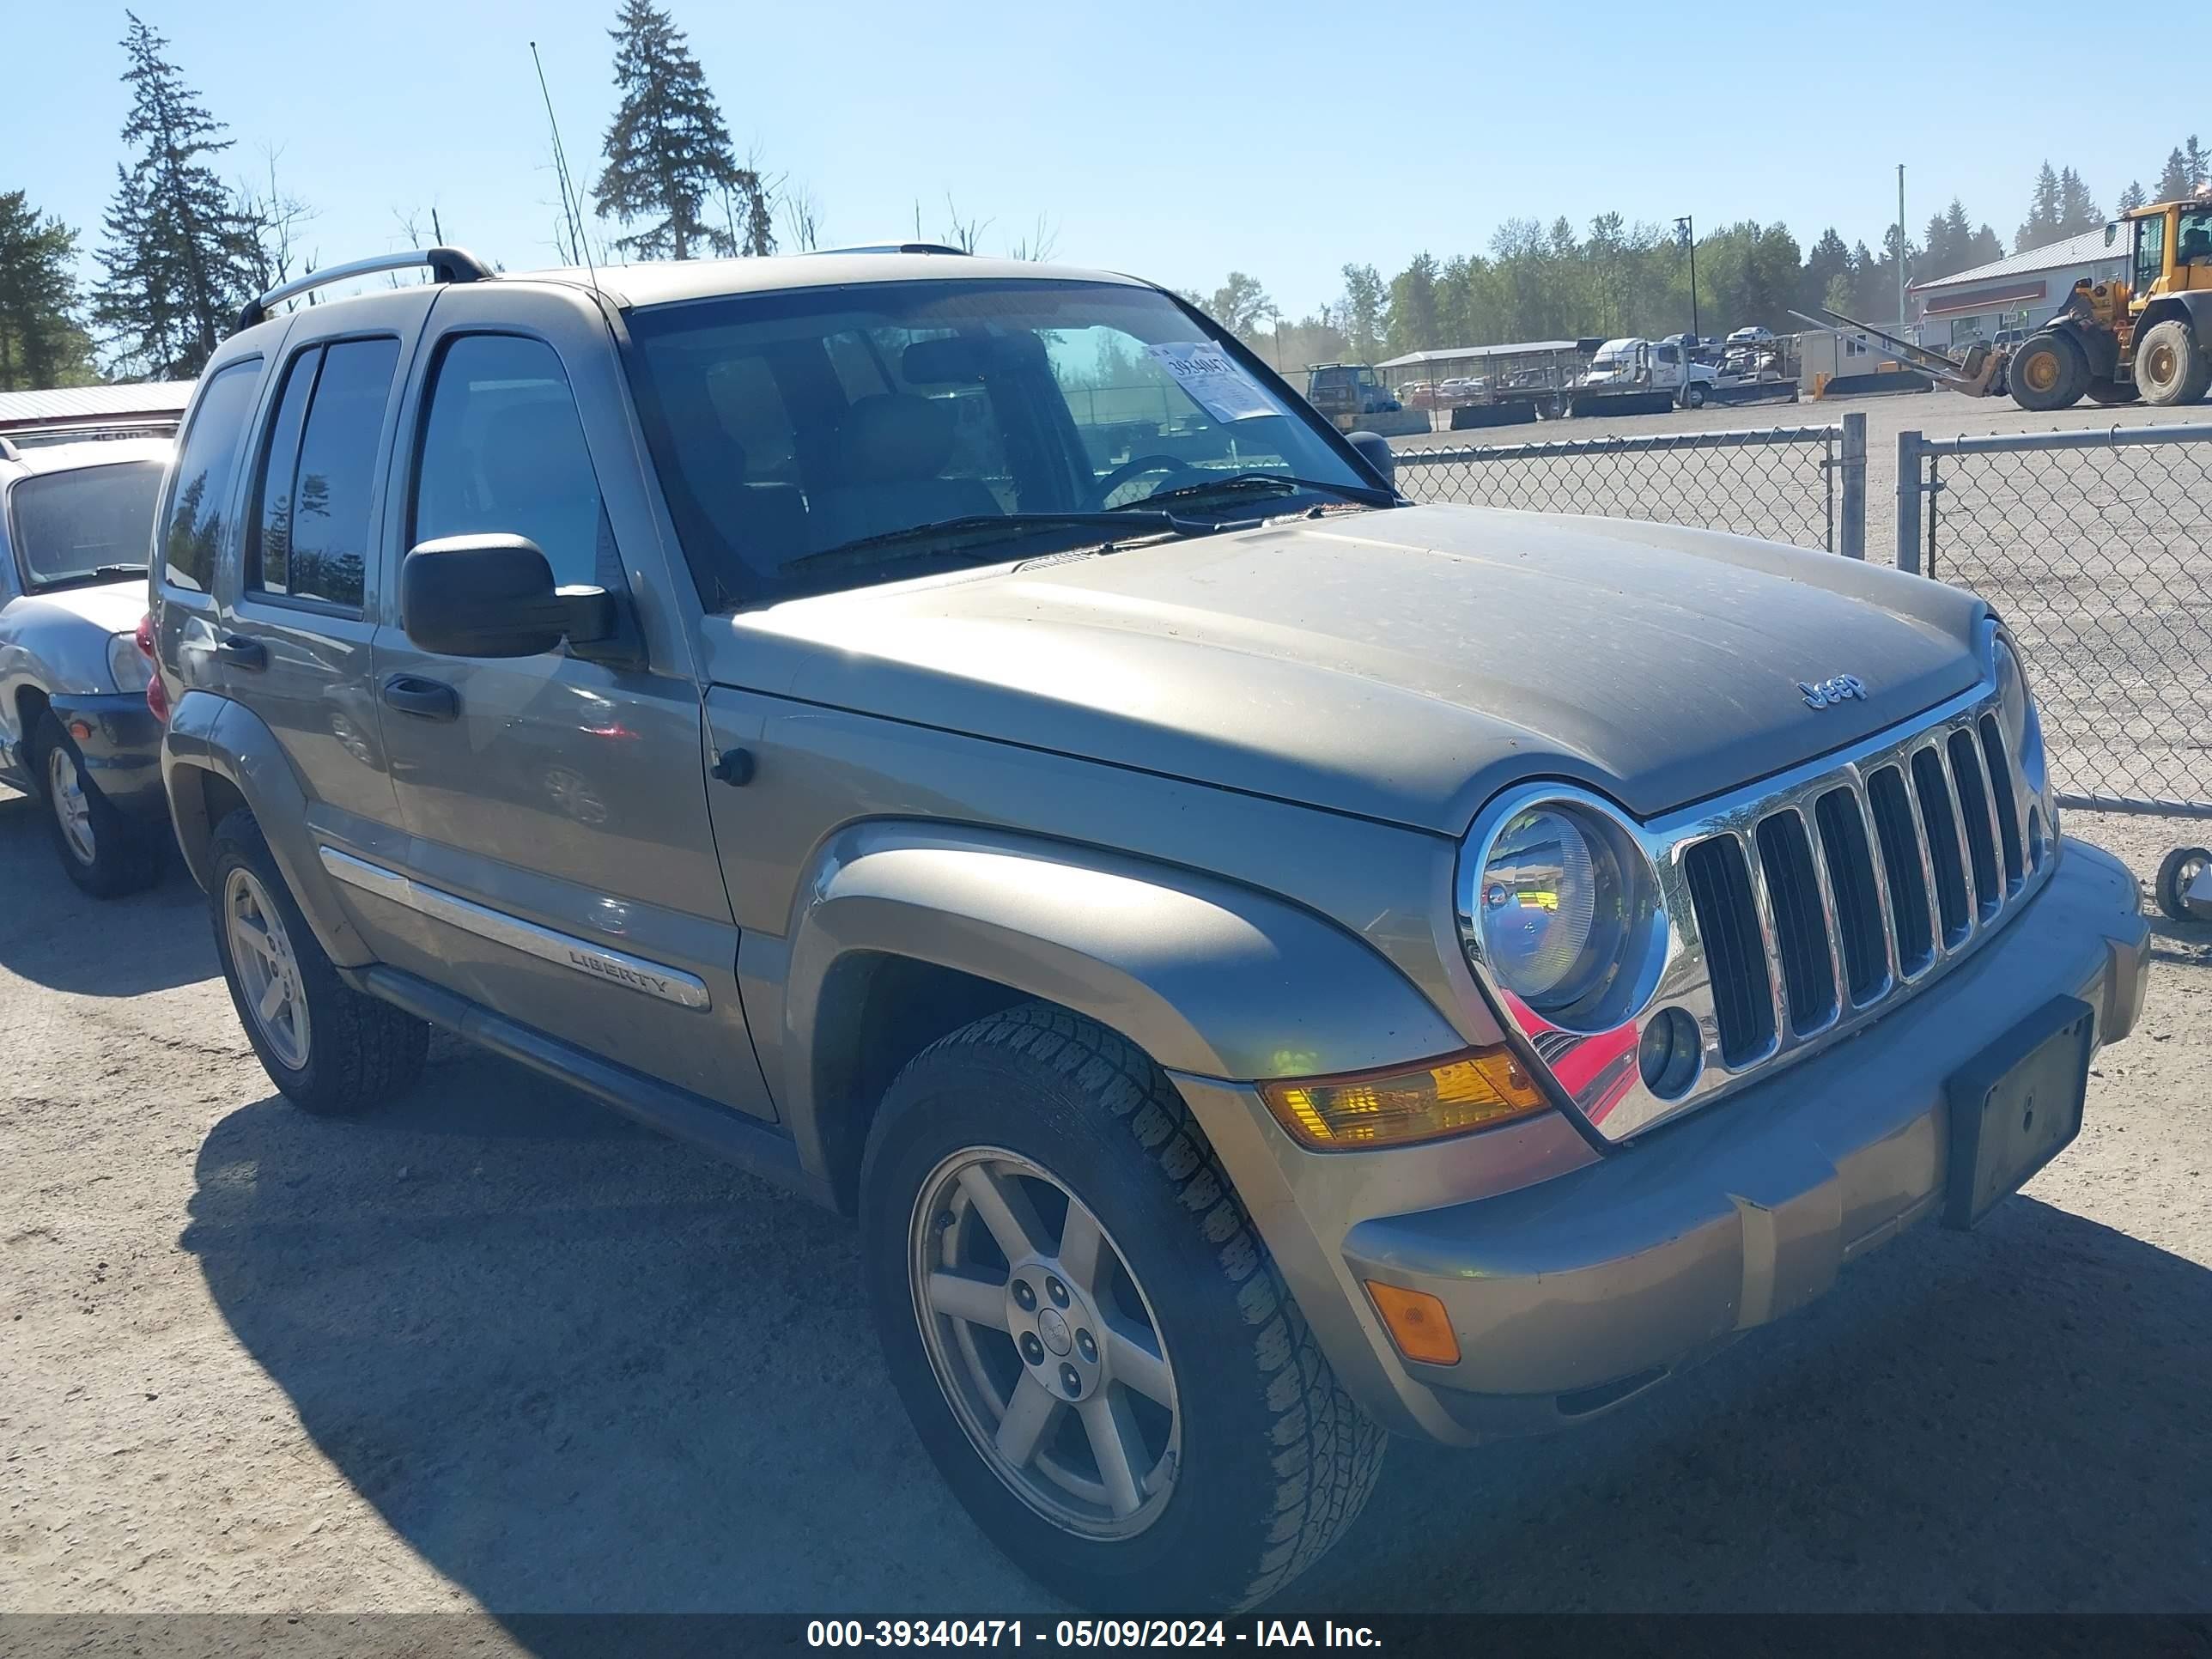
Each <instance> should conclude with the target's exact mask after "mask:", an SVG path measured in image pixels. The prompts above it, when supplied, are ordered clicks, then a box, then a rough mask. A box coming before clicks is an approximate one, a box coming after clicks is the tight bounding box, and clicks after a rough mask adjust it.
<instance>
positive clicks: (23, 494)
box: [8, 461, 161, 593]
mask: <svg viewBox="0 0 2212 1659" xmlns="http://www.w3.org/2000/svg"><path fill="white" fill-rule="evenodd" d="M160 494H161V463H160V462H159V461H131V462H127V463H125V464H122V465H114V466H86V467H78V468H76V469H74V470H73V471H68V472H49V473H46V474H45V475H43V476H42V477H33V478H25V479H24V480H22V481H21V483H18V484H17V485H16V486H15V490H14V492H13V493H12V494H11V495H9V498H8V505H9V511H10V512H11V513H13V515H14V517H15V538H14V539H15V552H16V556H17V557H18V558H19V559H21V561H22V568H23V580H24V585H25V586H26V587H27V589H28V590H29V591H30V592H33V593H35V592H40V591H41V590H43V589H46V588H51V587H56V586H61V585H63V584H64V583H69V582H83V581H100V580H124V579H125V577H126V576H127V575H128V574H130V573H129V572H128V571H127V570H116V571H113V572H112V573H111V574H108V575H105V576H103V575H102V574H101V567H103V566H135V567H138V568H141V569H143V567H144V565H145V563H146V548H147V544H148V543H149V542H151V541H152V540H153V538H154V498H155V496H156V495H160Z"/></svg>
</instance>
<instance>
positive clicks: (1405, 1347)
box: [1367, 1279, 1459, 1365]
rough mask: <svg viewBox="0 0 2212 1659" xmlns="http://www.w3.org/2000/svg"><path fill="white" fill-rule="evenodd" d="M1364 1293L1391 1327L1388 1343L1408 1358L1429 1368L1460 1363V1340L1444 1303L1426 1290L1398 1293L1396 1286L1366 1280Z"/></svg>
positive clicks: (1384, 1321) (1398, 1289)
mask: <svg viewBox="0 0 2212 1659" xmlns="http://www.w3.org/2000/svg"><path fill="white" fill-rule="evenodd" d="M1367 1294H1368V1295H1370V1296H1371V1297H1374V1298H1375V1310H1376V1312H1377V1313H1379V1314H1381V1315H1382V1316H1383V1323H1384V1324H1385V1325H1387V1326H1389V1328H1390V1340H1392V1341H1393V1342H1395V1343H1396V1344H1397V1345H1398V1352H1400V1353H1401V1354H1403V1355H1405V1356H1406V1358H1408V1359H1421V1360H1426V1361H1427V1362H1428V1363H1429V1364H1431V1365H1456V1364H1459V1338H1458V1337H1457V1336H1456V1335H1455V1334H1453V1332H1452V1326H1451V1316H1450V1315H1449V1314H1448V1313H1446V1312H1445V1311H1444V1304H1443V1303H1441V1302H1439V1301H1437V1299H1436V1297H1432V1296H1431V1295H1430V1294H1429V1293H1428V1292H1427V1291H1407V1290H1401V1289H1400V1288H1399V1287H1398V1286H1397V1285H1378V1284H1376V1282H1375V1281H1374V1280H1373V1279H1369V1280H1368V1281H1367Z"/></svg>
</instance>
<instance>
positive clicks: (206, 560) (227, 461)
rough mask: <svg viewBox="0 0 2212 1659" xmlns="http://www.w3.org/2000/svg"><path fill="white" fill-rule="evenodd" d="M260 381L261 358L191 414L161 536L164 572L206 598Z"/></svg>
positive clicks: (234, 369) (242, 366)
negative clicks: (174, 486) (255, 393)
mask: <svg viewBox="0 0 2212 1659" xmlns="http://www.w3.org/2000/svg"><path fill="white" fill-rule="evenodd" d="M260 379H261V360H260V359H259V358H258V357H256V358H251V359H248V360H247V361H246V362H237V363H233V364H231V365H230V366H229V367H228V368H225V369H223V370H222V372H221V373H220V374H217V375H216V377H215V378H214V379H213V380H210V381H209V382H208V383H207V385H206V386H205V387H204V388H203V389H202V391H201V392H200V403H199V407H198V408H197V410H194V411H193V412H192V424H191V430H190V431H188V432H186V433H185V444H184V448H183V449H182V451H181V452H179V455H178V457H177V490H176V494H175V495H174V496H173V498H172V499H171V501H170V503H169V521H168V523H167V526H164V528H163V531H162V536H161V544H162V563H163V567H164V568H165V570H166V571H167V577H168V580H170V581H171V582H172V583H173V584H174V585H175V586H179V587H186V588H191V590H193V591H194V592H201V593H204V592H209V591H210V589H211V588H212V587H213V586H214V583H215V562H216V554H217V553H218V552H219V551H220V550H221V549H222V546H223V544H224V543H225V542H226V541H227V540H228V532H229V526H228V524H227V523H226V522H225V521H224V515H225V514H226V513H228V512H229V510H230V486H231V481H232V480H233V479H234V477H236V476H237V472H238V453H239V451H240V448H241V447H243V446H244V443H245V439H246V416H248V415H250V414H251V413H252V409H253V392H254V388H255V387H256V386H258V384H259V381H260Z"/></svg>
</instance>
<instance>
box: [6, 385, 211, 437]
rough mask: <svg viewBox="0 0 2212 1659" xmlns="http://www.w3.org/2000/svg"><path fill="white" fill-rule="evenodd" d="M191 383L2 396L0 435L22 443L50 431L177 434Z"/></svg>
mask: <svg viewBox="0 0 2212 1659" xmlns="http://www.w3.org/2000/svg"><path fill="white" fill-rule="evenodd" d="M191 395H192V382H191V381H190V380H156V381H154V382H151V383H150V384H149V385H145V386H56V387H53V388H52V390H49V391H45V392H0V432H4V433H7V434H8V435H9V436H10V437H12V438H15V440H16V441H18V442H21V441H23V440H25V439H26V438H36V437H38V436H39V435H41V434H43V433H47V432H54V433H60V432H67V433H69V434H70V435H72V436H79V435H92V434H94V433H97V432H99V431H101V430H104V429H109V428H118V429H120V428H131V429H135V430H137V431H139V432H143V431H144V430H145V429H146V428H147V427H148V426H149V425H154V426H161V427H164V428H167V430H169V431H172V432H173V431H174V430H176V427H177V422H178V421H179V419H180V418H182V416H183V415H184V412H185V404H187V403H188V402H190V401H191Z"/></svg>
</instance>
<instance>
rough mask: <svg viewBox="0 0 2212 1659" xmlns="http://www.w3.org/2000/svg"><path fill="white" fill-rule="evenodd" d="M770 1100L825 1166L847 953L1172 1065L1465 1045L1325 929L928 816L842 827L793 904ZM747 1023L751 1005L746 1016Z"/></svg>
mask: <svg viewBox="0 0 2212 1659" xmlns="http://www.w3.org/2000/svg"><path fill="white" fill-rule="evenodd" d="M786 938H787V940H788V942H789V945H788V962H787V972H786V974H785V976H784V982H783V990H784V995H783V1000H782V1008H781V1018H780V1020H779V1026H778V1033H777V1035H778V1046H779V1048H780V1050H781V1060H782V1065H781V1071H782V1073H783V1076H782V1078H781V1079H780V1080H779V1081H780V1085H781V1086H780V1088H779V1091H778V1092H779V1097H780V1100H781V1103H782V1104H783V1106H784V1108H785V1111H784V1115H785V1116H786V1118H787V1121H789V1123H790V1124H791V1127H792V1129H793V1133H794V1135H795V1136H796V1137H797V1138H798V1140H799V1149H800V1154H801V1157H802V1158H803V1159H804V1160H805V1162H807V1164H809V1166H810V1167H812V1168H817V1169H820V1168H823V1167H825V1164H824V1160H825V1158H826V1157H827V1156H828V1154H827V1152H826V1150H825V1146H824V1140H823V1117H824V1115H825V1114H833V1113H836V1111H838V1110H839V1109H841V1108H842V1105H844V1104H846V1103H840V1102H836V1101H825V1100H823V1099H819V1098H817V1078H818V1077H819V1076H821V1074H822V1071H823V1067H822V1061H821V1055H820V1053H819V1044H820V1042H821V1041H822V1040H823V1035H824V1034H825V1033H834V1032H837V1031H840V1030H842V1029H846V1028H844V1027H842V1026H841V1023H840V1016H841V1010H840V1008H839V1007H838V1006H837V1005H838V1002H839V1000H840V998H841V997H842V996H843V995H845V994H846V993H845V992H844V991H843V990H842V989H841V986H842V983H844V982H845V981H843V980H842V978H841V976H840V975H838V973H837V971H836V970H837V969H838V967H839V965H840V964H841V963H851V962H852V961H853V960H854V957H855V956H856V955H860V956H872V957H883V956H890V957H907V958H911V959H914V960H916V961H920V962H923V963H932V964H934V965H936V966H939V967H942V968H946V969H953V970H956V971H957V972H960V973H963V974H967V975H972V976H974V977H975V978H977V979H981V980H987V981H994V982H995V983H997V984H1000V985H1003V986H1006V987H1009V988H1010V989H1012V990H1014V991H1017V992H1019V993H1021V994H1024V995H1026V996H1034V997H1038V998H1041V999H1042V1000H1046V1001H1048V1002H1054V1003H1057V1004H1059V1005H1060V1006H1063V1007H1066V1008H1068V1009H1071V1010H1073V1012H1077V1013H1080V1014H1084V1015H1086V1016H1088V1017H1090V1018H1093V1019H1096V1020H1097V1021H1098V1022H1099V1023H1100V1024H1103V1025H1106V1026H1108V1027H1109V1028H1110V1029H1112V1030H1115V1031H1116V1032H1118V1033H1120V1034H1121V1036H1124V1037H1126V1038H1127V1040H1128V1041H1129V1042H1133V1043H1134V1044H1135V1045H1136V1046H1137V1047H1138V1048H1141V1049H1143V1050H1144V1051H1145V1053H1146V1054H1147V1055H1149V1056H1150V1057H1151V1058H1152V1060H1153V1061H1154V1062H1155V1063H1157V1064H1158V1065H1159V1066H1164V1067H1165V1068H1166V1069H1168V1070H1170V1071H1173V1072H1182V1073H1194V1074H1196V1075H1200V1076H1204V1077H1212V1078H1228V1079H1237V1080H1240V1081H1242V1080H1249V1079H1258V1078H1270V1077H1298V1076H1304V1077H1315V1076H1326V1075H1329V1074H1333V1073H1344V1072H1356V1071H1364V1070H1368V1069H1370V1068H1374V1067H1378V1066H1391V1065H1395V1064H1399V1063H1401V1062H1405V1061H1410V1060H1422V1059H1425V1058H1428V1057H1430V1056H1431V1055H1435V1054H1448V1053H1451V1052H1453V1051H1455V1050H1456V1049H1459V1048H1464V1047H1465V1046H1466V1039H1465V1038H1464V1037H1462V1036H1460V1034H1459V1033H1458V1032H1457V1031H1455V1030H1454V1029H1453V1028H1452V1025H1451V1024H1450V1023H1449V1021H1448V1020H1447V1019H1445V1018H1444V1017H1443V1014H1441V1013H1440V1012H1437V1009H1436V1008H1435V1007H1434V1006H1431V1003H1430V1002H1429V1001H1428V1000H1427V999H1426V998H1425V996H1424V995H1423V994H1421V993H1420V992H1419V990H1418V989H1416V988H1415V987H1414V986H1413V983H1412V982H1411V981H1408V980H1407V978H1406V977H1405V976H1404V975H1402V974H1401V973H1400V972H1399V971H1398V970H1397V969H1395V967H1393V966H1392V965H1391V964H1390V963H1389V962H1388V961H1387V960H1386V959H1385V958H1384V957H1383V956H1382V955H1381V954H1380V953H1378V952H1377V951H1375V950H1374V948H1373V947H1372V946H1370V945H1367V944H1366V943H1365V942H1364V941H1363V940H1361V939H1358V938H1356V937H1354V936H1353V935H1352V934H1351V933H1347V932H1346V931H1345V930H1344V929H1343V928H1342V927H1339V926H1337V925H1336V924H1335V923H1334V922H1332V921H1327V920H1325V919H1323V918H1322V917H1321V916H1319V915H1316V914H1315V913H1314V912H1312V911H1310V910H1308V909H1305V908H1302V907H1300V906H1297V905H1295V904H1292V903H1291V902H1287V901H1285V900H1283V899H1280V898H1277V897H1273V896H1270V895H1268V894H1266V893H1262V892H1260V891H1257V890H1254V889H1250V888H1246V887H1242V886H1238V885H1237V884H1234V883H1231V882H1227V881H1223V880H1221V879H1219V878H1215V877H1210V876H1205V875H1201V874H1199V873H1197V872H1193V871H1189V870H1186V869H1182V868H1181V867H1178V866H1169V865H1163V864H1156V863H1152V862H1150V861H1148V860H1140V859H1134V858H1130V857H1127V856H1124V855H1121V854H1109V853H1106V852H1103V851H1100V850H1097V849H1095V848H1085V847H1080V846H1075V845H1070V844H1066V843H1062V842H1052V841H1047V840H1043V839H1041V838H1031V837H1027V836H1019V835H1010V834H1003V833H999V832H994V831H986V830H980V829H978V830H966V829H957V828H948V827H947V826H945V825H943V824H917V823H902V822H897V821H889V820H878V821H873V822H870V823H860V824H855V825H851V826H848V828H846V829H842V830H841V831H839V832H838V833H837V834H836V835H835V836H831V837H830V838H829V841H828V842H825V843H824V844H823V847H822V848H821V849H820V851H819V852H818V853H817V855H816V857H815V859H814V860H812V862H811V865H810V867H809V869H808V871H807V872H806V877H805V879H804V880H802V882H801V883H800V884H799V890H798V894H797V896H796V898H795V899H794V901H793V917H792V924H791V927H790V929H789V931H788V932H787V934H786ZM762 1012H766V1011H765V1010H763V1011H762Z"/></svg>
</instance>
